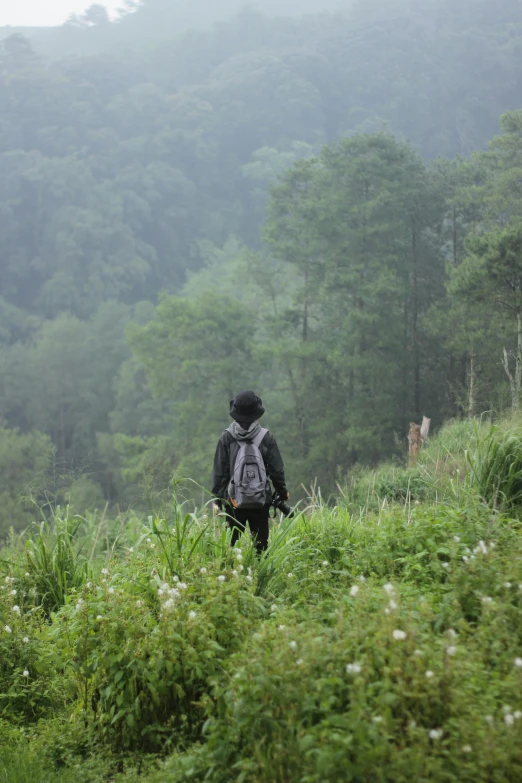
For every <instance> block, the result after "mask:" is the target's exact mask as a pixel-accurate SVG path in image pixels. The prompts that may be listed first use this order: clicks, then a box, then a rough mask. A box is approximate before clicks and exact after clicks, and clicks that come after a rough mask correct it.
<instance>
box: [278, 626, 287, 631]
mask: <svg viewBox="0 0 522 783" xmlns="http://www.w3.org/2000/svg"><path fill="white" fill-rule="evenodd" d="M285 628H286V625H278V626H277V630H278V631H284V630H285Z"/></svg>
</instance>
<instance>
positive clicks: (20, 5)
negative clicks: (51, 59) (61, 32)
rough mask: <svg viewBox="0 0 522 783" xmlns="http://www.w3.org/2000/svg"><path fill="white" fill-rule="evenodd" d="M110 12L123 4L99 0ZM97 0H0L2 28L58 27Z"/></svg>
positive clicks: (0, 25) (116, 0) (0, 24)
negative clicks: (11, 26)
mask: <svg viewBox="0 0 522 783" xmlns="http://www.w3.org/2000/svg"><path fill="white" fill-rule="evenodd" d="M97 1H98V2H100V5H104V6H105V7H106V8H108V9H109V11H115V10H116V9H117V8H119V7H121V6H122V5H123V3H122V2H121V1H120V0H106V2H104V0H97ZM94 2H95V0H0V27H2V26H3V25H6V24H10V25H31V26H33V25H34V26H40V25H56V24H62V22H65V20H66V19H67V17H68V16H70V15H71V14H77V13H81V12H82V11H85V9H86V8H88V7H89V6H90V5H92V4H93V3H94Z"/></svg>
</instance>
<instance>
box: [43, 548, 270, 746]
mask: <svg viewBox="0 0 522 783" xmlns="http://www.w3.org/2000/svg"><path fill="white" fill-rule="evenodd" d="M150 566H151V560H148V561H146V562H143V563H142V564H141V568H142V571H141V573H139V572H138V569H139V567H140V566H139V563H138V562H132V561H131V562H129V563H128V565H127V567H121V566H117V565H116V567H115V570H114V571H113V572H112V571H111V574H109V573H103V572H102V579H101V581H100V583H99V584H91V583H89V584H88V585H86V586H85V587H84V589H83V590H82V591H81V593H79V594H78V596H77V598H76V599H73V600H72V601H71V602H70V603H68V604H67V605H66V606H65V607H64V608H63V609H62V610H61V611H60V612H59V613H58V614H57V615H56V617H55V619H54V622H53V628H52V630H51V631H50V633H51V636H52V638H53V641H54V644H55V649H56V651H57V656H58V664H59V666H60V667H63V669H64V671H66V672H71V673H72V674H73V676H74V678H75V681H76V683H77V696H78V701H79V704H80V705H81V709H82V715H83V718H84V719H85V720H86V721H89V722H91V723H92V725H93V727H94V728H95V729H98V730H99V731H100V732H101V736H102V737H103V738H104V739H105V740H106V741H107V742H109V743H110V744H111V745H112V746H113V747H115V748H118V749H122V748H124V749H125V748H127V749H133V750H136V749H142V750H145V751H153V750H154V751H157V750H161V749H162V748H164V747H166V746H168V745H171V744H173V743H174V744H175V743H183V744H184V743H186V742H189V741H191V740H194V739H196V738H198V737H199V736H200V731H201V727H202V725H203V723H204V721H205V719H206V717H207V715H208V710H209V709H210V708H211V705H212V700H211V695H210V694H211V690H212V686H213V684H214V681H215V679H216V677H217V676H218V674H219V672H220V670H221V667H222V665H223V661H224V660H225V658H226V657H227V656H228V655H229V654H230V653H231V652H233V651H235V650H237V649H238V647H239V646H240V644H241V642H242V641H243V639H244V637H245V635H246V634H247V632H248V631H249V630H251V628H252V624H253V623H254V622H255V621H256V617H257V616H258V615H259V612H260V608H259V606H258V601H257V599H256V598H255V596H254V595H253V581H252V577H250V576H249V575H248V574H247V573H246V571H244V572H241V573H240V572H239V571H238V570H237V569H232V568H223V569H221V570H217V569H216V568H215V567H214V568H212V569H211V568H209V569H208V571H207V572H206V573H200V571H199V569H198V570H197V571H195V570H193V571H192V572H187V573H185V574H184V575H183V579H186V580H187V581H186V582H183V581H180V578H179V577H177V576H176V577H175V578H174V579H169V580H168V581H165V580H164V578H160V576H159V575H158V571H157V568H152V570H151V569H150ZM145 569H146V570H145ZM107 570H108V569H104V571H107ZM205 570H206V569H205V568H204V571H205ZM233 571H235V574H234V573H233Z"/></svg>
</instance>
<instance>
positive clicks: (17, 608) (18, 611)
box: [13, 605, 20, 614]
mask: <svg viewBox="0 0 522 783" xmlns="http://www.w3.org/2000/svg"><path fill="white" fill-rule="evenodd" d="M13 612H14V613H15V614H20V607H19V606H16V605H15V606H13Z"/></svg>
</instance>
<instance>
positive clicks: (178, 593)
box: [168, 587, 181, 598]
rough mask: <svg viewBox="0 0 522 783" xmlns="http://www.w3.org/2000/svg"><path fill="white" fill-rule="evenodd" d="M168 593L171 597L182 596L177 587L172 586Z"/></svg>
mask: <svg viewBox="0 0 522 783" xmlns="http://www.w3.org/2000/svg"><path fill="white" fill-rule="evenodd" d="M168 594H169V597H170V598H181V593H180V592H179V590H176V588H175V587H171V588H170V590H169V592H168Z"/></svg>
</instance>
